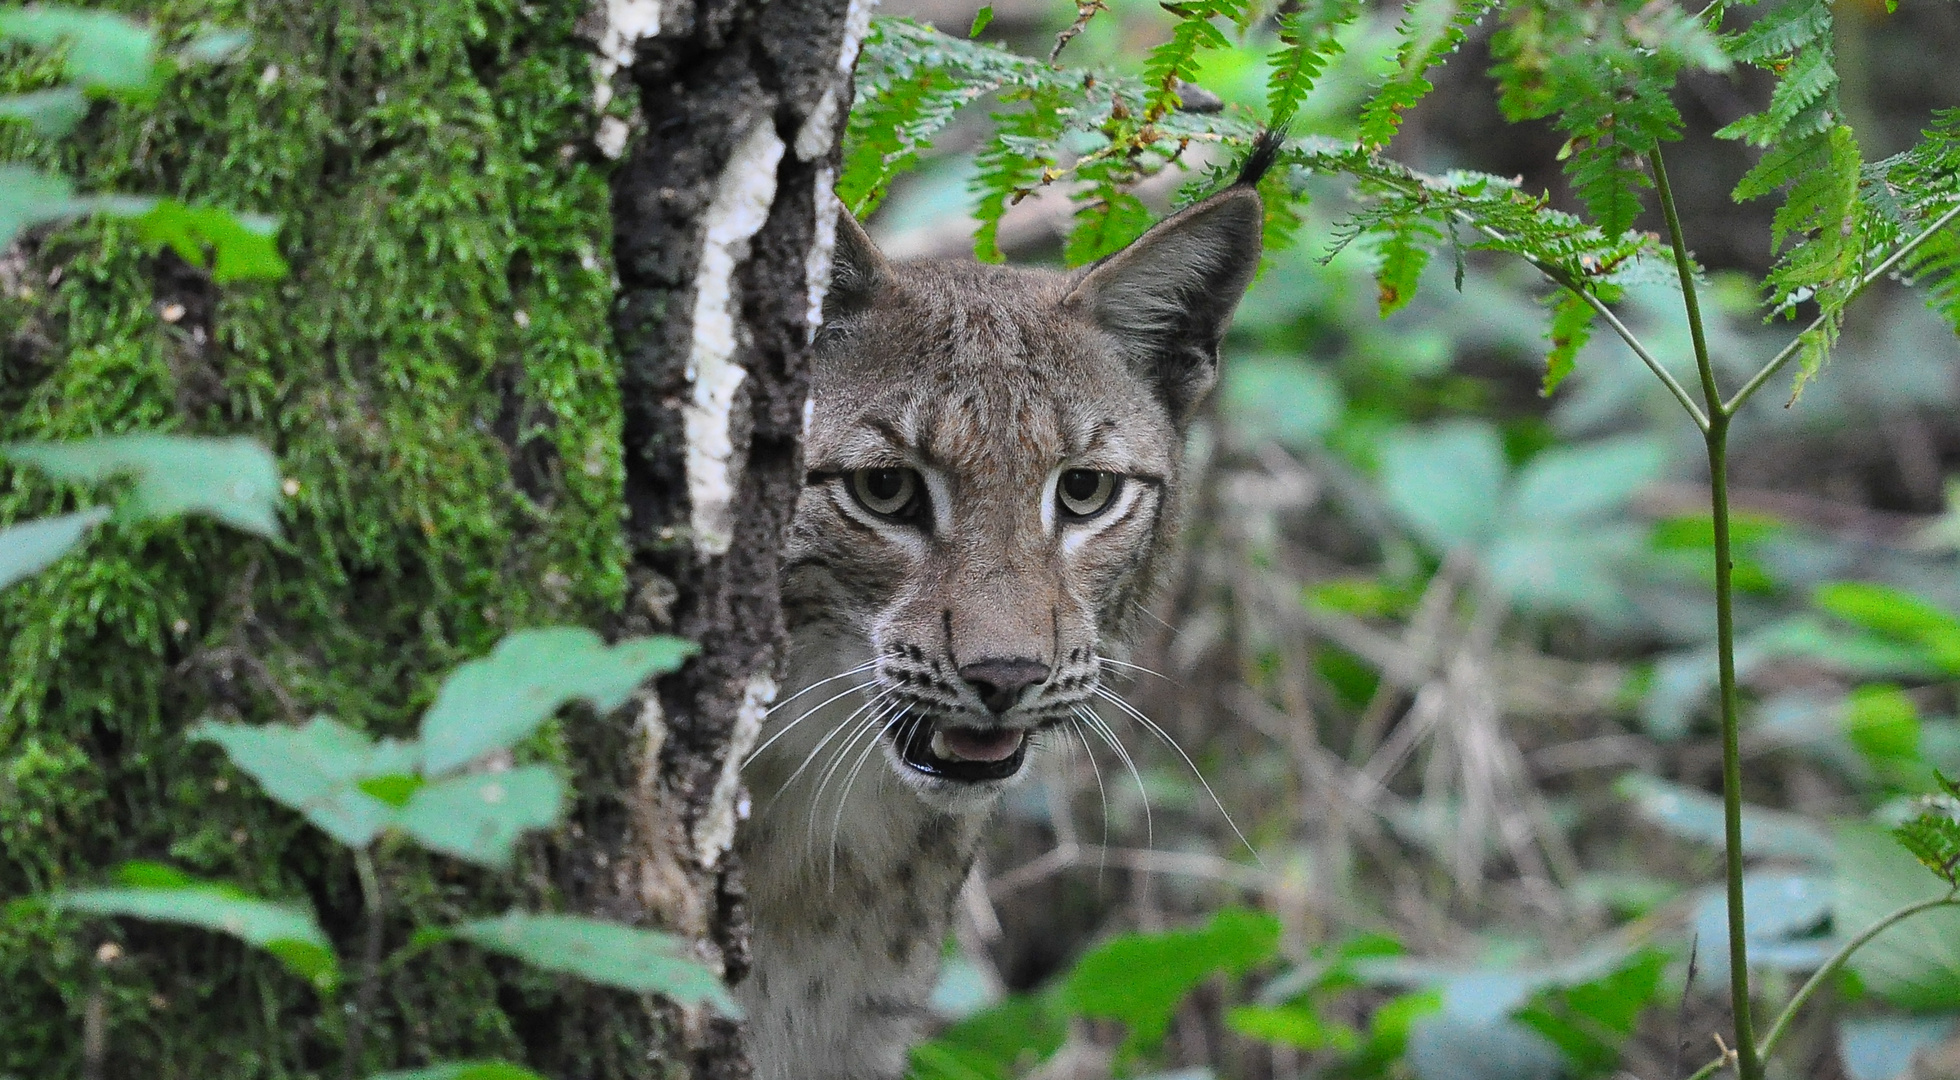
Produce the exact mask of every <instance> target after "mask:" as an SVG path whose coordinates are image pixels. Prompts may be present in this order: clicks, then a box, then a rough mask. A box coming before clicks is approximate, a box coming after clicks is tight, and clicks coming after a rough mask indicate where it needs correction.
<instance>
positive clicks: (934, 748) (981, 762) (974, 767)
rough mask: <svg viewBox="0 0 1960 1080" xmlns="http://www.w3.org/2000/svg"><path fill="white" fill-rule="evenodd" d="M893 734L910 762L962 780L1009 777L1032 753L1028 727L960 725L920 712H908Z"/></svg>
mask: <svg viewBox="0 0 1960 1080" xmlns="http://www.w3.org/2000/svg"><path fill="white" fill-rule="evenodd" d="M892 738H893V741H894V742H895V743H896V744H897V747H898V756H899V758H900V760H902V761H904V762H905V764H906V765H908V766H910V767H911V768H913V769H915V770H917V771H919V772H921V773H924V774H925V775H927V776H931V777H935V778H937V779H941V780H956V781H960V782H962V783H977V782H979V781H982V780H1005V779H1007V778H1008V777H1010V776H1013V775H1014V774H1015V773H1017V772H1020V771H1021V763H1022V762H1023V761H1024V760H1026V759H1027V756H1028V732H1027V731H1025V730H1022V729H1018V728H976V727H957V726H954V725H950V724H946V723H944V722H942V721H939V720H934V719H932V718H931V717H926V716H919V715H917V714H914V715H911V716H907V717H906V718H905V721H904V722H903V723H901V724H900V725H899V726H898V731H897V732H896V733H895V734H894V735H893V736H892Z"/></svg>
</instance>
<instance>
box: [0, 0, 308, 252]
mask: <svg viewBox="0 0 1960 1080" xmlns="http://www.w3.org/2000/svg"><path fill="white" fill-rule="evenodd" d="M7 41H18V42H20V43H22V44H25V45H28V46H31V47H35V48H40V49H48V50H54V51H56V52H57V53H58V54H59V56H60V58H61V64H60V68H59V70H60V72H61V79H62V84H61V85H57V86H53V87H49V88H46V89H41V90H34V91H29V92H27V93H22V94H9V95H0V121H8V120H11V121H16V122H20V123H24V124H26V125H27V126H28V128H29V129H30V130H31V131H32V132H33V133H34V134H35V135H37V136H40V137H43V138H50V139H52V138H60V137H62V136H65V135H67V134H69V133H70V132H72V131H73V130H74V128H75V126H76V125H77V124H79V123H80V122H81V121H82V118H83V117H84V116H86V115H87V114H88V110H89V103H90V102H91V101H92V100H94V99H98V98H113V99H116V100H120V101H124V102H129V103H132V104H136V105H146V104H149V103H151V102H153V101H154V100H155V99H156V96H157V94H158V92H159V91H160V89H161V88H162V86H163V84H164V82H165V80H167V79H168V78H169V77H170V75H171V74H172V73H173V72H175V71H176V70H177V69H178V68H179V67H181V66H182V65H184V64H194V63H214V62H219V61H223V60H225V59H227V58H229V57H230V56H232V55H233V54H234V53H236V52H238V51H240V50H241V49H243V48H244V47H245V46H246V45H247V44H248V38H247V37H246V36H245V35H244V34H241V33H238V32H236V31H212V32H207V33H204V34H201V35H199V36H196V37H194V38H192V39H190V40H189V41H187V42H185V43H184V44H183V45H182V46H181V47H180V48H178V49H176V50H174V51H173V52H171V53H168V54H166V53H164V52H163V51H162V50H161V49H160V47H159V44H158V42H157V40H156V35H155V33H154V32H153V31H151V30H149V29H148V28H146V27H144V26H142V25H141V24H139V23H137V22H134V21H132V20H130V19H128V18H125V17H123V16H120V15H114V14H110V13H108V12H102V11H89V10H85V9H81V8H71V7H65V6H62V5H36V6H34V7H27V8H7V9H0V43H4V42H7ZM87 214H100V215H104V216H107V217H118V218H126V219H129V221H130V222H131V223H132V224H133V225H134V226H135V228H136V232H137V235H138V237H140V238H141V240H142V242H143V243H144V244H145V245H146V246H150V247H164V246H168V247H169V248H171V249H172V250H173V251H175V252H176V253H177V254H178V255H179V256H181V257H182V258H183V259H184V261H186V262H188V263H190V264H191V265H193V266H202V265H204V260H205V254H204V253H205V249H206V248H207V247H209V248H210V249H211V250H212V251H213V252H214V253H215V264H214V266H213V268H212V276H213V277H215V278H216V279H217V280H218V281H219V282H230V281H241V280H247V279H276V278H280V277H284V276H285V274H286V270H287V267H286V263H285V260H283V259H281V258H280V256H279V252H278V249H277V247H276V246H275V245H274V242H273V234H274V233H275V232H276V231H277V227H278V225H277V222H276V221H274V220H273V219H271V218H268V217H265V216H263V215H254V214H240V213H236V212H234V211H231V210H225V209H219V208H214V207H201V206H190V205H186V204H185V203H182V202H179V201H177V200H175V199H159V198H150V197H146V196H134V195H109V194H98V195H77V194H76V193H75V190H74V186H73V185H72V184H71V183H70V182H69V181H68V179H67V178H66V177H63V176H60V175H57V174H55V173H50V172H47V171H45V170H41V169H36V168H31V167H29V166H25V165H18V164H0V248H4V247H5V246H7V245H8V244H10V243H12V242H13V240H14V238H15V237H16V236H18V235H19V234H20V232H21V230H23V229H25V228H27V227H29V226H31V225H37V224H42V223H45V222H51V221H62V220H66V219H69V218H75V217H81V216H84V215H87Z"/></svg>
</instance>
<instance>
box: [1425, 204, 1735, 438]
mask: <svg viewBox="0 0 1960 1080" xmlns="http://www.w3.org/2000/svg"><path fill="white" fill-rule="evenodd" d="M1456 216H1457V218H1458V219H1459V220H1461V221H1462V222H1463V223H1464V224H1466V225H1472V226H1475V227H1476V228H1477V229H1478V230H1479V231H1481V232H1482V233H1483V234H1484V235H1486V236H1488V237H1490V238H1491V239H1493V240H1496V241H1498V242H1499V243H1506V242H1508V241H1509V240H1510V237H1508V236H1505V235H1504V234H1503V233H1502V232H1500V231H1498V230H1496V229H1493V228H1491V227H1490V226H1488V225H1484V224H1481V223H1479V222H1478V221H1476V220H1475V219H1474V218H1472V217H1471V216H1470V215H1469V214H1468V213H1465V212H1464V211H1462V210H1458V211H1457V212H1456ZM1524 259H1525V261H1526V262H1529V263H1530V264H1531V265H1532V268H1533V269H1535V270H1537V271H1538V272H1539V273H1541V274H1543V275H1545V277H1546V279H1547V280H1549V281H1551V283H1552V284H1554V285H1557V286H1559V287H1560V288H1564V289H1569V290H1571V291H1572V292H1573V293H1575V294H1577V295H1578V297H1579V299H1581V300H1584V301H1585V302H1586V303H1587V304H1588V305H1589V306H1591V308H1592V309H1593V311H1595V312H1597V313H1598V314H1599V317H1600V318H1602V319H1605V320H1606V325H1608V326H1610V327H1612V328H1613V332H1614V333H1615V334H1618V335H1620V340H1621V341H1624V342H1626V344H1627V348H1629V349H1632V350H1633V355H1635V356H1637V357H1639V358H1640V362H1641V363H1643V364H1646V365H1647V370H1648V371H1651V372H1653V373H1654V377H1655V378H1657V379H1659V380H1660V381H1661V385H1663V386H1666V387H1667V389H1668V391H1669V392H1670V393H1672V394H1673V395H1674V400H1676V401H1678V402H1680V403H1681V407H1682V408H1684V409H1686V410H1688V415H1689V416H1690V417H1693V418H1694V421H1695V427H1696V428H1698V429H1700V430H1701V431H1703V432H1706V431H1707V430H1708V416H1707V414H1706V413H1704V412H1702V411H1701V406H1700V405H1697V404H1695V399H1694V398H1693V397H1692V396H1690V395H1689V394H1688V389H1687V387H1684V386H1682V385H1681V382H1680V380H1678V379H1676V378H1675V377H1674V375H1673V373H1672V372H1670V371H1668V370H1667V368H1665V367H1663V366H1662V365H1661V362H1660V360H1659V359H1657V358H1656V357H1655V356H1654V354H1653V353H1652V352H1649V351H1648V349H1647V346H1646V344H1645V343H1644V342H1642V341H1641V340H1640V338H1639V336H1638V335H1636V334H1635V333H1634V332H1633V331H1632V330H1631V329H1630V328H1628V326H1627V324H1626V323H1623V322H1621V321H1620V317H1619V316H1618V315H1616V314H1614V312H1613V309H1612V308H1611V307H1609V306H1607V303H1606V301H1604V300H1601V299H1600V298H1599V297H1598V296H1596V295H1594V294H1593V291H1592V290H1591V289H1588V288H1586V287H1585V285H1584V283H1582V282H1580V281H1578V280H1576V279H1575V278H1573V276H1572V275H1571V274H1568V273H1566V272H1565V271H1564V270H1563V269H1561V268H1559V267H1557V266H1554V265H1553V264H1551V263H1548V262H1545V261H1544V260H1542V259H1534V258H1532V257H1531V256H1529V255H1526V256H1524Z"/></svg>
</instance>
